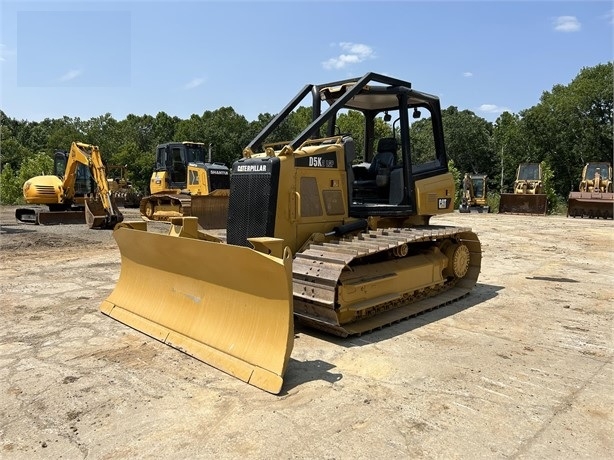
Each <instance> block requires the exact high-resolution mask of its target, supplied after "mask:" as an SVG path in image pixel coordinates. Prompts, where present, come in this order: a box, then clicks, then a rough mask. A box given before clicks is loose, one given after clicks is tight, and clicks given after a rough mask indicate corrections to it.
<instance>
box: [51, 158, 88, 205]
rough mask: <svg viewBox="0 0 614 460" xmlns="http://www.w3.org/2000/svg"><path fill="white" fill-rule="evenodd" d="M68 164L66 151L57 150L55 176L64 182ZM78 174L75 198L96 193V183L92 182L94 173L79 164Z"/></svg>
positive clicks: (54, 161) (54, 160)
mask: <svg viewBox="0 0 614 460" xmlns="http://www.w3.org/2000/svg"><path fill="white" fill-rule="evenodd" d="M67 163H68V152H67V151H66V150H56V151H55V153H54V154H53V174H54V175H56V176H58V177H59V178H60V179H62V180H63V179H64V175H65V174H66V165H67ZM76 174H77V177H76V178H75V198H80V197H84V196H87V195H89V194H92V193H95V192H96V183H95V182H94V180H92V173H91V171H90V168H89V167H88V166H87V165H84V164H78V165H77V173H76Z"/></svg>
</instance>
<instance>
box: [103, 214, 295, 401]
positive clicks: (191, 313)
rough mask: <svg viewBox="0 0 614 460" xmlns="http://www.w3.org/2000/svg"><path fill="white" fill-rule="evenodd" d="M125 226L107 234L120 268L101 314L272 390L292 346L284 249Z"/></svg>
mask: <svg viewBox="0 0 614 460" xmlns="http://www.w3.org/2000/svg"><path fill="white" fill-rule="evenodd" d="M139 224H145V222H140V223H139ZM130 225H131V224H130V223H124V224H121V225H120V226H118V227H117V228H116V229H115V230H114V232H113V236H114V237H115V240H116V241H117V244H118V247H119V251H120V254H121V272H120V276H119V280H118V282H117V285H116V287H115V289H114V291H113V292H112V293H111V295H110V296H109V297H108V298H107V299H106V300H105V301H103V303H102V305H101V306H100V309H101V311H102V312H103V313H105V314H107V315H109V316H111V317H112V318H115V319H117V320H118V321H121V322H122V323H125V324H127V325H128V326H131V327H133V328H134V329H137V330H139V331H141V332H144V333H145V334H147V335H150V336H151V337H154V338H156V339H158V340H160V341H162V342H164V343H167V344H168V345H171V346H173V347H175V348H177V349H179V350H181V351H183V352H185V353H187V354H189V355H191V356H194V357H195V358H198V359H200V360H202V361H204V362H206V363H207V364H210V365H211V366H213V367H216V368H218V369H220V370H222V371H224V372H226V373H228V374H230V375H233V376H235V377H237V378H239V379H241V380H243V381H245V382H247V383H250V384H252V385H254V386H256V387H258V388H261V389H263V390H265V391H268V392H270V393H275V394H276V393H279V392H280V391H281V387H282V384H283V374H284V372H285V370H286V366H287V364H288V361H289V359H290V353H291V352H292V347H293V343H294V323H293V310H292V256H291V253H290V251H289V250H287V249H286V250H285V251H284V256H283V258H282V259H280V258H277V257H272V256H269V255H265V254H263V253H261V252H258V251H256V250H253V249H250V248H245V247H241V246H232V245H227V244H224V243H213V242H208V241H204V240H199V239H193V238H186V237H180V236H174V235H172V234H169V235H162V234H159V233H150V232H146V231H142V230H135V229H132V228H129V226H130ZM141 227H142V225H141Z"/></svg>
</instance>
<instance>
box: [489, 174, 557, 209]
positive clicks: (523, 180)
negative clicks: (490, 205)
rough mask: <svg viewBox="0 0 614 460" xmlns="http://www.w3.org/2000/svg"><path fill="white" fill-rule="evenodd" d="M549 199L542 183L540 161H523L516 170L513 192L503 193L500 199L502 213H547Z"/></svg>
mask: <svg viewBox="0 0 614 460" xmlns="http://www.w3.org/2000/svg"><path fill="white" fill-rule="evenodd" d="M547 211H548V199H547V198H546V194H545V193H544V185H543V183H542V168H541V164H539V163H521V164H520V165H519V166H518V171H517V172H516V180H515V181H514V192H513V193H502V194H501V199H500V201H499V213H501V214H535V215H543V216H545V215H546V212H547Z"/></svg>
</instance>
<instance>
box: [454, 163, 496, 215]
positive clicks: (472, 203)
mask: <svg viewBox="0 0 614 460" xmlns="http://www.w3.org/2000/svg"><path fill="white" fill-rule="evenodd" d="M487 179H488V177H487V176H485V175H483V174H469V173H465V177H464V178H463V195H462V198H461V204H460V206H459V207H458V212H461V213H470V212H490V206H488V201H487V194H486V181H487Z"/></svg>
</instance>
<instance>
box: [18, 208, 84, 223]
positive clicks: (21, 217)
mask: <svg viewBox="0 0 614 460" xmlns="http://www.w3.org/2000/svg"><path fill="white" fill-rule="evenodd" d="M15 218H16V219H17V220H18V221H19V222H23V223H25V224H35V225H62V224H65V225H66V224H84V223H85V211H84V210H67V211H48V210H46V209H39V208H18V209H16V210H15Z"/></svg>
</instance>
